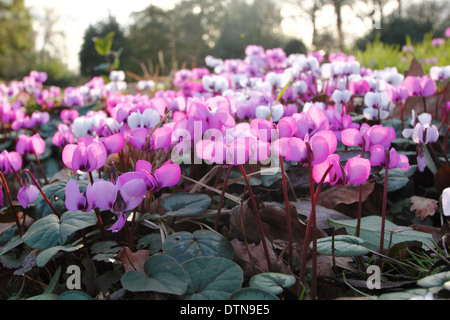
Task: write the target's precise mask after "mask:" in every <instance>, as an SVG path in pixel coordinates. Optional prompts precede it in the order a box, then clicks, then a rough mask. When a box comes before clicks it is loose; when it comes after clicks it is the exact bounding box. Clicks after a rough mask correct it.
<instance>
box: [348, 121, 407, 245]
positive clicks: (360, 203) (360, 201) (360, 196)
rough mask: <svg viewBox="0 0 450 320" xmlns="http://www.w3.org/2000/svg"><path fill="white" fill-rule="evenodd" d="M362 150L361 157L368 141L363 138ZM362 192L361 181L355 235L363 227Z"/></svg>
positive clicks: (357, 234) (357, 235)
mask: <svg viewBox="0 0 450 320" xmlns="http://www.w3.org/2000/svg"><path fill="white" fill-rule="evenodd" d="M402 120H403V117H402ZM361 148H362V151H361V158H364V149H365V148H366V141H365V140H364V138H363V142H362V147H361ZM362 193H363V184H362V183H361V184H360V185H359V196H358V217H357V220H356V232H355V236H356V237H359V232H360V229H361V217H362Z"/></svg>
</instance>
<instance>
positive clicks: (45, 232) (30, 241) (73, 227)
mask: <svg viewBox="0 0 450 320" xmlns="http://www.w3.org/2000/svg"><path fill="white" fill-rule="evenodd" d="M96 223H97V217H96V215H95V213H94V212H93V211H89V212H82V211H74V212H72V211H67V212H66V213H64V214H63V215H62V216H61V219H59V218H58V217H57V216H56V215H55V214H50V215H48V216H45V217H43V218H42V219H39V220H38V221H36V222H35V223H33V224H32V225H31V227H30V228H29V229H28V231H27V232H26V233H25V234H24V236H23V237H22V240H23V242H25V243H26V244H27V245H29V246H30V247H32V248H34V249H42V250H45V249H48V248H51V247H54V246H56V245H63V244H64V243H65V242H66V240H67V237H68V236H70V235H71V234H73V233H74V232H76V231H78V230H82V229H84V228H87V227H90V226H93V225H95V224H96Z"/></svg>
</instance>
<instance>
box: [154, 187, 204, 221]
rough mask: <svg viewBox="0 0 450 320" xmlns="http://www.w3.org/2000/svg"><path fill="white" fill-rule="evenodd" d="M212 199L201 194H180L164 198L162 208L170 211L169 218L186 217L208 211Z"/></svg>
mask: <svg viewBox="0 0 450 320" xmlns="http://www.w3.org/2000/svg"><path fill="white" fill-rule="evenodd" d="M210 204H211V198H210V197H209V196H208V195H206V194H201V193H186V192H179V193H175V194H173V195H171V196H168V197H166V198H164V199H163V200H162V201H161V206H162V207H163V208H164V209H166V210H168V212H166V215H167V216H173V217H185V216H192V215H196V214H198V213H202V212H203V211H205V210H206V209H208V207H209V205H210Z"/></svg>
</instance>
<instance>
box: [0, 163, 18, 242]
mask: <svg viewBox="0 0 450 320" xmlns="http://www.w3.org/2000/svg"><path fill="white" fill-rule="evenodd" d="M0 178H1V180H2V182H3V187H4V188H5V192H6V196H7V197H8V202H9V205H10V206H11V210H12V212H13V215H14V219H15V220H16V226H17V231H18V232H19V235H20V236H22V235H23V231H22V227H21V225H20V222H19V216H18V214H17V213H16V209H15V208H14V204H13V201H12V198H11V193H10V192H9V188H8V185H7V184H6V179H5V176H4V175H3V172H1V171H0ZM0 192H1V190H0Z"/></svg>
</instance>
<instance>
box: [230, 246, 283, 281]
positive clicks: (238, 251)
mask: <svg viewBox="0 0 450 320" xmlns="http://www.w3.org/2000/svg"><path fill="white" fill-rule="evenodd" d="M266 243H267V244H268V250H269V257H270V262H271V264H272V271H273V272H280V273H285V274H290V272H289V267H288V266H287V265H285V264H284V263H282V262H280V260H279V259H278V258H277V255H276V254H275V252H274V251H273V247H272V245H271V243H270V242H269V241H266ZM231 245H232V246H233V249H234V253H235V255H236V258H237V260H238V261H237V262H238V264H239V265H240V266H241V268H242V270H243V271H244V274H246V275H248V276H250V275H253V274H255V273H260V272H268V271H269V268H268V267H267V261H266V256H265V254H264V247H263V245H262V243H261V242H260V243H259V244H254V243H250V244H248V249H247V246H246V244H245V242H243V241H240V240H239V239H233V240H232V241H231Z"/></svg>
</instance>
